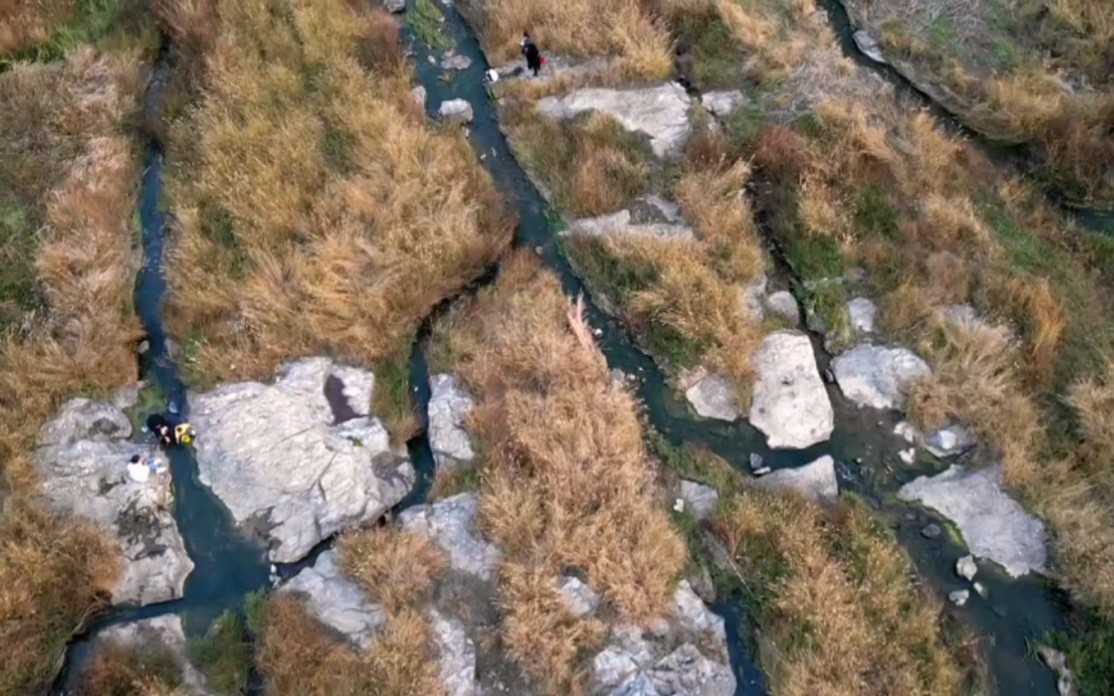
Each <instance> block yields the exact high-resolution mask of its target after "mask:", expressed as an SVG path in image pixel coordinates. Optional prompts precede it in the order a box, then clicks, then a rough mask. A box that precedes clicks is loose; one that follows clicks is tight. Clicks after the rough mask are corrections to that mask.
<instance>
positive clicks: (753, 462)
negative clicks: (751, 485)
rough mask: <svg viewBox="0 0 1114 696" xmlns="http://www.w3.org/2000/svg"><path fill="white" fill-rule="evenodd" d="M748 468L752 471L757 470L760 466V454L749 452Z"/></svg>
mask: <svg viewBox="0 0 1114 696" xmlns="http://www.w3.org/2000/svg"><path fill="white" fill-rule="evenodd" d="M750 468H751V470H752V471H757V470H758V469H761V468H762V455H761V454H757V453H755V452H751V453H750Z"/></svg>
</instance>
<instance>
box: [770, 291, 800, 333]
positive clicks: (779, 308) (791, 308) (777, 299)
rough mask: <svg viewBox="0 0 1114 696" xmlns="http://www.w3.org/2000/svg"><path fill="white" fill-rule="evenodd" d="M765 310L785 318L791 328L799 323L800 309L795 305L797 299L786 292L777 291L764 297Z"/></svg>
mask: <svg viewBox="0 0 1114 696" xmlns="http://www.w3.org/2000/svg"><path fill="white" fill-rule="evenodd" d="M766 308H767V309H769V310H770V311H771V312H773V313H774V314H776V315H778V316H780V317H783V318H785V319H786V320H787V321H789V322H790V323H791V324H792V325H793V326H796V325H797V324H798V323H800V321H801V308H800V306H799V305H798V304H797V298H795V297H793V293H791V292H789V291H788V290H778V291H777V292H772V293H770V294H769V296H768V297H766Z"/></svg>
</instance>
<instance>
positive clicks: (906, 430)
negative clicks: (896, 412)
mask: <svg viewBox="0 0 1114 696" xmlns="http://www.w3.org/2000/svg"><path fill="white" fill-rule="evenodd" d="M894 435H897V436H898V437H900V438H902V439H903V440H905V441H906V442H908V443H910V444H916V443H918V442H920V441H921V433H920V431H919V430H917V428H916V426H914V425H913V424H912V423H910V422H909V421H901V422H900V423H898V424H897V425H895V426H894Z"/></svg>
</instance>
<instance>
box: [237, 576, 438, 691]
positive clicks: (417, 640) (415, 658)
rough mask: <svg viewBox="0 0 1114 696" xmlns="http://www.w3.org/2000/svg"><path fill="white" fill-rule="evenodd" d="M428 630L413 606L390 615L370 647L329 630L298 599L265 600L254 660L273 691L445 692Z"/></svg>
mask: <svg viewBox="0 0 1114 696" xmlns="http://www.w3.org/2000/svg"><path fill="white" fill-rule="evenodd" d="M434 650H435V648H434V647H433V644H432V637H431V635H430V629H429V626H428V624H427V623H426V621H425V619H423V618H422V617H421V616H419V615H418V614H416V613H414V612H412V611H402V612H399V613H396V614H394V615H392V616H391V617H390V618H389V619H388V620H387V624H386V626H384V628H383V630H382V631H381V632H380V634H379V635H378V636H377V637H376V638H375V639H374V641H373V642H372V644H371V646H370V647H369V648H368V649H367V651H366V652H361V653H357V652H356V651H354V650H353V649H352V648H351V647H350V646H348V645H347V644H345V643H343V642H342V641H341V640H340V639H339V638H335V637H333V636H332V635H330V634H329V633H328V631H327V630H326V629H325V627H324V626H322V625H321V624H320V623H318V622H317V621H316V620H314V619H313V618H312V617H311V616H310V615H309V614H308V613H307V612H306V609H305V607H304V606H303V605H302V604H301V602H299V601H298V600H297V599H295V598H293V597H290V596H289V595H276V596H274V597H271V598H270V599H268V600H267V603H266V606H265V608H264V613H263V622H262V627H261V632H260V635H259V642H258V649H257V652H256V665H257V667H258V668H259V671H260V673H261V674H262V676H263V679H264V683H265V684H266V688H267V693H268V694H273V695H274V696H412V695H413V694H429V695H430V696H438V695H440V694H444V692H445V690H444V685H443V684H442V683H441V679H440V676H439V675H438V673H437V671H436V665H437V659H436V655H435V653H434Z"/></svg>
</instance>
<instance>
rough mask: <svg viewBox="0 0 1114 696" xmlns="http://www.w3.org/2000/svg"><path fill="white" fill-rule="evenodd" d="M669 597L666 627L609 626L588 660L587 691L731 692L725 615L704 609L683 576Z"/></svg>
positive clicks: (728, 695) (614, 694)
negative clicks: (589, 677) (596, 651)
mask: <svg viewBox="0 0 1114 696" xmlns="http://www.w3.org/2000/svg"><path fill="white" fill-rule="evenodd" d="M673 603H674V606H673V612H672V614H671V616H670V617H669V619H668V625H667V626H664V627H663V628H664V630H661V631H655V632H654V634H651V635H646V634H644V633H643V632H642V631H641V630H640V629H638V628H637V627H634V626H621V627H618V628H614V629H612V631H611V635H610V637H609V640H608V644H607V645H606V647H604V649H603V650H602V651H600V653H599V654H597V655H596V656H595V658H594V659H593V661H592V683H591V687H590V693H592V694H596V695H597V696H602V695H604V694H607V695H608V696H620V695H624V696H634V695H635V694H640V695H643V696H672V695H674V694H686V695H687V696H732V695H733V694H734V693H735V687H736V681H735V675H734V673H733V672H732V671H731V667H730V664H729V662H728V659H727V646H726V639H725V634H724V629H723V619H721V618H720V617H718V616H716V615H715V614H712V613H711V612H710V611H708V609H707V607H705V606H704V604H703V602H701V600H700V598H699V597H697V596H696V594H695V593H694V592H693V591H692V588H691V587H690V586H689V584H688V582H686V581H681V583H680V584H679V585H678V587H677V590H676V592H675V593H674V598H673ZM698 645H699V646H702V647H703V648H704V650H701V648H698V647H697V646H698Z"/></svg>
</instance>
